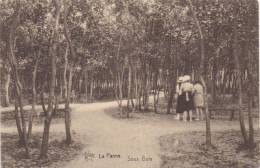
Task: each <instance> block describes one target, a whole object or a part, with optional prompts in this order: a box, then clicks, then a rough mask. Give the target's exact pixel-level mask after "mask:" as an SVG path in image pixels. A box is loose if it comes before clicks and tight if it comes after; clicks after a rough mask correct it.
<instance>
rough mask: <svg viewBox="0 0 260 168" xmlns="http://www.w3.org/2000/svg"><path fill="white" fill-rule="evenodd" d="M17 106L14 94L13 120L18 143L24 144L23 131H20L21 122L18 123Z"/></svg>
mask: <svg viewBox="0 0 260 168" xmlns="http://www.w3.org/2000/svg"><path fill="white" fill-rule="evenodd" d="M18 106H19V105H18V100H17V97H16V96H15V110H14V114H15V122H16V127H17V132H18V135H19V144H20V145H24V140H23V132H22V128H21V123H20V119H19V111H18Z"/></svg>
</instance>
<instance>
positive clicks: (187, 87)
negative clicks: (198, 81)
mask: <svg viewBox="0 0 260 168" xmlns="http://www.w3.org/2000/svg"><path fill="white" fill-rule="evenodd" d="M192 92H193V85H192V84H191V83H190V76H188V75H186V76H184V83H183V84H182V85H181V88H180V93H182V94H184V101H183V111H184V112H183V121H184V122H186V121H187V117H188V112H189V117H190V122H191V121H192V109H193V98H192V95H193V93H192Z"/></svg>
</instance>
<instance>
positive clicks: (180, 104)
mask: <svg viewBox="0 0 260 168" xmlns="http://www.w3.org/2000/svg"><path fill="white" fill-rule="evenodd" d="M183 79H184V77H182V76H181V77H179V80H178V84H177V86H176V99H177V106H176V113H177V116H176V118H175V119H176V120H179V119H180V115H181V114H183V112H184V111H183V109H184V104H183V102H184V101H185V95H184V94H181V92H180V88H181V85H182V82H183Z"/></svg>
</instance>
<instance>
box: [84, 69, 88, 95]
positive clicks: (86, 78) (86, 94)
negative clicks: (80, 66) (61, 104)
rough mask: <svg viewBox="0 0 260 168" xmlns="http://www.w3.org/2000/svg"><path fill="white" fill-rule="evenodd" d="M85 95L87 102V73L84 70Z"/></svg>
mask: <svg viewBox="0 0 260 168" xmlns="http://www.w3.org/2000/svg"><path fill="white" fill-rule="evenodd" d="M84 84H85V94H86V100H88V72H87V70H85V83H84Z"/></svg>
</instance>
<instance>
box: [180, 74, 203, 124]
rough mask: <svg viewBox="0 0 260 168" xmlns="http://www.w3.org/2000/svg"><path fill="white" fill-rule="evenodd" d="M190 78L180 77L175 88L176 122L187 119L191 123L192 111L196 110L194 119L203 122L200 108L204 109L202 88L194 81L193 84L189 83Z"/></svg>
mask: <svg viewBox="0 0 260 168" xmlns="http://www.w3.org/2000/svg"><path fill="white" fill-rule="evenodd" d="M190 80H191V77H190V76H188V75H186V76H181V77H179V79H178V84H177V86H176V98H177V107H176V113H177V116H176V118H175V119H176V120H180V119H181V115H182V119H183V121H184V122H186V121H187V119H188V118H189V120H190V121H192V110H193V109H194V108H195V109H196V119H195V120H200V119H201V120H203V119H204V115H203V111H202V108H203V107H204V97H203V87H202V85H201V84H200V82H199V81H195V82H194V84H191V82H190Z"/></svg>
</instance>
